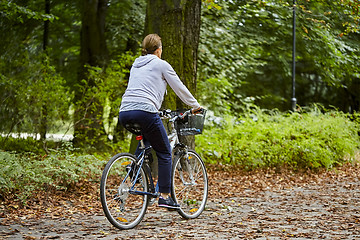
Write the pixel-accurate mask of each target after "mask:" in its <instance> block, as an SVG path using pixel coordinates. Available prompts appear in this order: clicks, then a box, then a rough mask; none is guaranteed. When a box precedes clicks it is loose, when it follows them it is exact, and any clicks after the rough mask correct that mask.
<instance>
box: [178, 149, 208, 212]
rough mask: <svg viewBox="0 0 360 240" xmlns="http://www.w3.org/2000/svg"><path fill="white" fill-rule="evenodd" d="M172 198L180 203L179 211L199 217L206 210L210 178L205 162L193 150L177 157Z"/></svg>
mask: <svg viewBox="0 0 360 240" xmlns="http://www.w3.org/2000/svg"><path fill="white" fill-rule="evenodd" d="M171 196H172V198H173V199H174V200H175V201H176V202H177V203H178V204H179V205H180V209H178V210H177V211H178V213H179V214H180V215H181V216H182V217H184V218H186V219H192V218H197V217H198V216H200V214H201V213H202V212H203V211H204V209H205V206H206V202H207V197H208V178H207V172H206V168H205V164H204V162H203V160H202V159H201V157H200V156H199V155H198V154H197V153H196V152H195V151H193V150H189V151H188V153H187V155H186V154H184V155H183V156H181V157H179V158H177V159H175V161H174V165H173V169H172V191H171Z"/></svg>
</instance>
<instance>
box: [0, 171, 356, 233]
mask: <svg viewBox="0 0 360 240" xmlns="http://www.w3.org/2000/svg"><path fill="white" fill-rule="evenodd" d="M350 168H351V167H350ZM350 168H346V167H345V168H343V169H340V170H337V171H332V172H324V173H320V174H312V175H307V174H306V175H303V174H293V173H291V172H290V173H289V172H287V173H286V174H285V173H284V174H275V173H272V172H270V173H269V172H257V173H252V174H240V173H235V172H224V171H213V172H211V173H209V177H210V186H211V188H210V189H211V191H210V195H209V200H208V204H207V209H206V211H204V212H203V214H202V215H201V216H200V217H199V218H198V219H195V220H183V219H182V218H181V217H180V215H178V214H177V213H176V212H168V211H166V210H163V209H159V208H157V207H151V208H150V209H149V210H148V212H147V214H146V215H145V219H144V220H143V221H142V222H141V223H140V225H139V226H138V227H137V228H135V229H132V230H127V231H121V230H118V229H116V228H114V227H112V225H110V224H109V223H108V221H107V220H106V219H105V218H104V216H103V215H102V213H101V212H99V211H96V212H95V211H94V212H93V213H91V212H90V213H88V214H77V213H76V212H73V213H71V211H68V212H67V214H66V216H64V215H63V216H61V217H57V216H56V215H54V214H52V213H51V212H48V213H44V214H43V215H42V216H41V218H40V219H36V218H34V219H32V218H31V216H19V219H18V221H16V222H11V221H6V219H5V218H3V219H0V222H2V225H0V239H161V238H165V239H360V174H359V173H360V170H359V169H360V168H359V167H356V168H353V169H350Z"/></svg>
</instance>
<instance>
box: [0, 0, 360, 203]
mask: <svg viewBox="0 0 360 240" xmlns="http://www.w3.org/2000/svg"><path fill="white" fill-rule="evenodd" d="M191 4H194V5H191ZM196 4H197V5H196ZM359 6H360V3H359V1H350V0H337V1H329V0H321V1H311V0H299V1H297V5H296V14H297V18H296V71H295V72H296V76H295V79H296V85H295V89H296V98H297V104H298V105H297V108H296V111H293V110H294V109H291V98H292V93H293V92H292V90H293V85H292V50H293V42H292V41H293V31H292V28H293V1H285V0H280V1H278V0H276V1H275V0H266V1H260V0H247V1H244V0H243V1H240V0H232V1H231V0H230V1H224V0H218V1H208V0H203V1H200V0H198V1H179V0H174V1H156V0H148V1H145V0H98V1H88V0H82V1H63V0H52V1H51V0H32V1H27V0H21V1H20V0H18V1H16V0H11V1H8V0H1V1H0V14H1V22H0V28H1V32H2V38H1V40H0V43H1V44H0V52H1V56H0V59H1V60H0V102H1V104H0V132H1V133H2V135H1V138H0V145H1V149H2V151H1V152H0V164H1V166H2V168H1V170H0V173H1V175H0V183H1V185H0V189H1V191H2V192H3V193H4V192H7V191H17V190H18V189H19V188H22V187H28V188H30V187H31V188H32V189H33V188H37V187H39V186H41V187H44V185H43V184H44V183H45V182H46V187H47V188H48V187H49V186H53V187H55V188H64V187H65V188H66V187H67V186H68V185H69V184H71V183H73V182H77V181H80V180H81V179H84V178H86V177H88V176H89V174H95V175H96V174H99V173H100V170H99V169H101V168H102V167H101V166H103V164H104V163H105V162H106V160H107V159H108V158H107V157H108V156H110V155H112V154H114V153H115V152H119V151H127V150H128V147H129V142H130V140H129V136H128V134H127V133H126V132H125V131H124V129H123V128H122V127H121V126H119V125H118V123H117V116H118V109H119V105H120V102H121V96H122V94H123V93H124V91H125V88H126V84H127V80H128V74H129V69H130V67H131V64H132V62H133V61H134V59H135V58H136V57H137V56H139V55H140V47H141V41H142V39H143V37H144V35H145V34H146V33H149V32H151V30H154V32H160V33H163V34H160V35H161V36H162V39H163V43H164V53H165V55H164V59H165V60H167V61H169V62H170V63H172V65H173V66H174V68H175V70H177V72H178V73H179V75H180V77H182V76H184V78H182V80H184V82H185V84H186V85H187V86H188V87H189V88H190V90H191V91H192V92H193V94H194V95H195V96H196V97H197V98H198V100H199V102H200V103H201V104H202V105H203V106H204V107H205V108H207V109H208V110H209V111H208V118H207V122H206V128H205V131H204V134H202V135H201V136H197V137H196V148H197V151H198V152H200V154H201V155H202V156H203V158H204V160H205V161H206V163H207V164H215V163H216V164H218V163H222V164H236V165H238V166H241V167H243V168H244V169H253V168H257V167H274V166H275V167H279V166H283V165H289V166H291V167H294V168H310V169H317V168H323V167H325V168H332V167H334V166H337V165H339V164H342V163H343V162H345V161H352V160H353V159H354V156H355V155H356V154H357V151H358V149H359V146H360V139H359V122H360V120H359V109H360V70H359V69H360V51H359V50H360V49H359V48H360V44H359V42H360V35H359V21H360V16H359ZM186 8H187V9H200V10H199V12H196V11H194V12H191V11H190V13H189V16H190V17H189V16H188V15H181V16H182V17H183V18H180V20H179V21H180V23H183V22H186V20H188V21H190V23H191V24H189V25H185V27H184V25H176V24H177V22H176V21H170V20H169V19H165V18H161V16H162V14H165V12H166V13H169V12H170V13H177V12H180V13H181V11H183V9H186ZM182 13H183V12H182ZM196 14H198V16H199V18H198V19H197V18H191V16H197V15H196ZM156 19H162V22H161V23H159V21H160V20H156ZM164 19H165V20H169V21H168V23H167V22H166V21H165V20H164ZM200 19H201V21H198V20H200ZM196 22H198V25H196V24H195V26H193V25H192V24H194V23H196ZM159 24H161V26H162V29H161V30H156V29H157V27H159V26H160V25H159ZM166 24H169V25H167V26H166ZM186 26H190V27H189V29H190V30H194V32H195V33H193V32H190V34H189V35H191V36H194V39H195V40H194V41H192V43H195V44H194V45H195V46H192V49H194V48H195V49H196V51H195V55H190V56H189V55H180V54H179V53H178V52H177V48H176V47H177V46H176V42H175V45H171V46H170V44H168V45H166V44H165V43H170V41H169V39H171V36H173V37H174V36H176V37H177V38H178V39H181V40H183V39H185V40H186V36H185V35H186V34H188V31H187V29H186ZM197 26H198V27H199V33H198V35H196V28H197ZM164 29H165V30H166V31H165V30H164ZM170 30H173V31H170ZM176 34H180V35H176ZM192 34H194V35H192ZM185 40H184V41H185ZM174 41H175V40H174ZM171 43H173V42H171ZM181 44H183V45H185V47H184V48H183V49H186V44H188V45H191V44H190V43H189V42H186V41H185V43H184V42H182V43H181ZM183 45H182V46H183ZM84 49H85V50H84ZM180 50H181V49H180ZM166 51H167V52H168V55H166ZM181 51H185V50H181ZM169 52H171V53H172V55H170V54H169ZM194 56H195V57H194ZM180 58H181V60H178V59H180ZM186 63H190V64H189V65H191V66H192V69H191V70H188V67H189V66H188V65H186ZM194 66H195V67H194ZM184 69H185V70H184ZM187 71H192V72H193V73H194V72H195V80H194V81H193V82H191V81H188V80H187V78H186V77H185V75H186V74H187ZM183 72H184V75H183ZM193 73H192V74H193ZM169 95H170V96H167V98H166V101H165V103H164V107H170V108H178V107H179V106H180V105H178V104H177V103H176V102H177V100H172V99H174V97H171V96H172V95H171V94H169ZM25 133H26V134H30V135H32V136H36V137H35V139H34V138H32V137H29V138H25V139H24V138H19V137H20V136H24V134H25ZM51 134H60V138H62V139H63V141H61V142H60V143H59V142H57V141H54V140H53V139H51ZM74 134H75V138H74V139H73V140H72V141H66V140H65V137H67V136H70V137H71V136H73V135H74ZM85 153H86V155H85ZM99 166H100V167H99ZM60 170H61V171H60ZM40 175H41V176H42V177H41V178H39V177H38V176H40ZM19 179H21V180H19ZM14 180H17V181H14ZM29 181H30V182H34V185H31V186H30V185H27V186H22V184H21V182H23V183H28V182H29ZM23 185H26V184H23ZM27 192H29V191H27ZM27 194H28V193H24V195H22V196H26V195H27ZM3 196H4V195H3Z"/></svg>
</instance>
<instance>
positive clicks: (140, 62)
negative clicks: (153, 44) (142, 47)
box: [133, 54, 157, 68]
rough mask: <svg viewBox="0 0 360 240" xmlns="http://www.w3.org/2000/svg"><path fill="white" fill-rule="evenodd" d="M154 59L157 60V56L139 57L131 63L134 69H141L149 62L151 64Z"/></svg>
mask: <svg viewBox="0 0 360 240" xmlns="http://www.w3.org/2000/svg"><path fill="white" fill-rule="evenodd" d="M155 58H157V56H155V55H154V54H148V55H145V56H140V57H138V58H137V59H135V61H134V63H133V67H136V68H140V67H143V66H145V65H146V64H148V63H149V62H151V61H152V60H154V59H155Z"/></svg>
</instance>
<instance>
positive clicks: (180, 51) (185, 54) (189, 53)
mask: <svg viewBox="0 0 360 240" xmlns="http://www.w3.org/2000/svg"><path fill="white" fill-rule="evenodd" d="M200 18H201V0H148V1H147V10H146V22H145V35H147V34H149V33H157V34H159V36H160V37H161V39H162V44H163V55H162V58H163V59H164V60H166V61H167V62H169V63H170V64H171V65H172V66H173V68H174V70H175V71H176V73H177V74H178V75H179V77H180V79H181V80H182V82H183V83H184V84H185V85H186V86H187V87H188V88H189V90H190V91H191V92H192V93H193V94H194V95H195V92H196V66H197V55H198V54H197V50H198V45H199V36H200ZM162 107H163V108H171V109H183V108H185V107H186V106H185V105H184V104H183V103H182V101H181V100H180V99H179V98H177V97H176V95H175V93H174V92H173V91H168V94H167V96H166V97H165V101H164V103H163V106H162ZM182 141H186V144H187V145H188V146H190V147H192V148H194V146H195V138H194V137H187V138H186V139H182Z"/></svg>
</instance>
